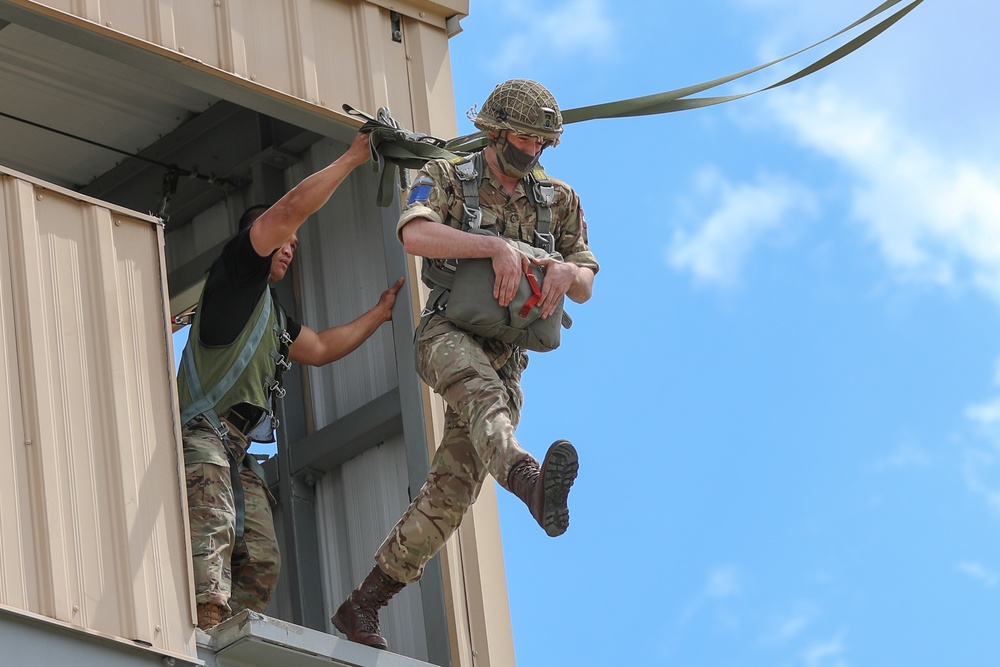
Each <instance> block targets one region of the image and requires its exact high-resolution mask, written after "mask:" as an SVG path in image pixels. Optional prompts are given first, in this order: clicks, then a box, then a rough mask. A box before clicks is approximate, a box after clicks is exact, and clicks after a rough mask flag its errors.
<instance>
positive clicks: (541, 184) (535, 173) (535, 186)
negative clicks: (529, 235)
mask: <svg viewBox="0 0 1000 667" xmlns="http://www.w3.org/2000/svg"><path fill="white" fill-rule="evenodd" d="M524 191H525V193H527V195H528V200H529V201H530V202H531V203H532V204H534V205H535V212H536V213H537V215H538V220H537V221H536V223H535V238H534V239H533V241H532V245H533V246H535V247H536V248H541V249H542V250H544V251H545V252H549V253H551V252H554V251H555V247H556V239H555V237H554V236H552V232H551V231H549V228H550V227H551V225H552V202H554V201H555V198H556V188H555V186H554V185H553V184H552V181H551V180H549V177H548V176H547V175H546V174H545V171H544V170H543V169H542V168H541V167H536V168H535V169H533V170H531V171H530V172H529V173H528V174H527V175H526V176H525V177H524Z"/></svg>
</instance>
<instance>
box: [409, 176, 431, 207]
mask: <svg viewBox="0 0 1000 667" xmlns="http://www.w3.org/2000/svg"><path fill="white" fill-rule="evenodd" d="M432 185H433V181H431V179H429V178H427V176H423V177H421V178H418V179H417V181H416V183H414V184H413V187H411V188H410V198H409V199H408V200H407V201H406V203H407V204H412V203H413V202H417V201H427V198H428V197H429V196H430V194H431V186H432Z"/></svg>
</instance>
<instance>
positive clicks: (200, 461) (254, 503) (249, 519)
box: [183, 417, 281, 614]
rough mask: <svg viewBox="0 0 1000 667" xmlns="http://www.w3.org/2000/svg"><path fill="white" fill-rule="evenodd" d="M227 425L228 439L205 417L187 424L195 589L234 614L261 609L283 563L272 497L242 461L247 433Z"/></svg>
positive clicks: (198, 596)
mask: <svg viewBox="0 0 1000 667" xmlns="http://www.w3.org/2000/svg"><path fill="white" fill-rule="evenodd" d="M227 425H228V426H229V429H230V430H229V435H228V436H227V437H226V438H225V439H224V440H223V439H220V438H219V436H218V434H217V433H216V432H215V430H214V429H212V427H211V426H210V425H209V423H208V421H207V420H205V419H204V418H202V417H197V418H195V419H193V420H191V421H190V422H188V424H186V425H185V426H184V432H183V438H184V462H185V471H186V475H187V490H188V513H189V515H190V529H191V551H192V554H193V556H194V575H195V587H196V590H195V595H196V599H197V602H199V603H206V602H207V603H213V604H218V605H221V606H222V607H225V608H227V609H228V610H229V611H230V612H231V613H233V614H235V613H238V612H240V611H242V610H243V609H251V610H253V611H256V612H263V611H264V609H265V608H266V607H267V605H268V603H269V602H270V600H271V596H272V595H273V594H274V589H275V587H276V586H277V584H278V572H279V570H280V568H281V557H280V555H279V553H278V542H277V539H276V537H275V534H274V520H273V517H272V515H271V503H272V502H273V498H272V497H271V494H270V492H269V491H268V490H267V487H266V486H265V485H264V483H263V482H262V481H261V479H260V478H259V477H258V476H257V475H256V474H254V473H253V472H251V471H250V470H248V469H247V468H246V466H245V464H243V460H244V457H248V456H251V455H250V454H248V453H247V451H246V448H247V446H248V445H249V443H248V441H247V440H246V437H245V436H244V435H243V434H242V433H240V432H239V431H238V430H236V428H235V427H233V426H232V425H230V424H228V423H227ZM230 457H231V458H232V459H233V460H234V461H237V462H239V463H240V468H239V470H240V482H241V484H242V487H243V494H244V515H245V518H244V530H243V536H242V537H241V538H239V539H237V537H236V503H235V498H234V493H233V484H232V479H231V477H230V474H231V473H230V463H229V459H230ZM230 564H231V565H230Z"/></svg>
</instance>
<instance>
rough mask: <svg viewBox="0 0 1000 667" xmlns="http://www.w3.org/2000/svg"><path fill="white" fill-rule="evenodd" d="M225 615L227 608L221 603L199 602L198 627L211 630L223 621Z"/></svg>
mask: <svg viewBox="0 0 1000 667" xmlns="http://www.w3.org/2000/svg"><path fill="white" fill-rule="evenodd" d="M225 615H226V608H225V607H223V606H222V605H221V604H215V603H214V602H199V603H198V627H199V628H201V629H202V630H211V629H212V628H214V627H215V626H217V625H218V624H219V623H222V617H223V616H225Z"/></svg>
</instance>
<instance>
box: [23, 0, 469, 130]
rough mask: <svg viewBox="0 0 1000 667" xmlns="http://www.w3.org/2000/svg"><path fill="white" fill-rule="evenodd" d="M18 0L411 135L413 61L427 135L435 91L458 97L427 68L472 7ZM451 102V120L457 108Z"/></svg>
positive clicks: (419, 1)
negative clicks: (357, 110)
mask: <svg viewBox="0 0 1000 667" xmlns="http://www.w3.org/2000/svg"><path fill="white" fill-rule="evenodd" d="M11 1H12V2H14V3H15V4H19V5H23V6H25V7H31V8H37V9H41V10H43V11H51V10H48V9H46V8H51V9H53V10H56V12H60V13H65V14H66V15H67V16H68V17H75V18H77V19H82V20H84V21H87V22H90V23H91V24H93V26H94V27H95V28H102V29H106V30H107V31H109V32H111V31H113V32H115V33H121V34H122V35H127V36H129V37H132V38H137V39H139V40H142V41H143V42H146V43H147V44H148V45H155V46H159V47H162V48H164V49H168V50H169V51H173V52H176V53H179V54H183V56H185V57H186V58H189V59H192V60H194V61H197V65H198V66H199V67H201V68H203V69H210V70H218V71H219V73H220V74H221V73H229V74H232V75H235V76H237V77H239V78H241V79H245V80H247V81H250V82H252V83H254V84H259V85H261V86H266V87H267V88H270V89H272V90H275V91H280V92H281V93H284V94H286V95H290V96H292V97H295V98H298V99H300V100H303V101H305V102H306V103H309V104H314V105H317V106H320V107H326V108H328V109H333V110H335V111H338V112H339V111H340V105H341V104H342V103H344V102H349V103H351V104H355V105H361V106H363V107H366V108H369V109H372V110H373V109H374V108H375V107H377V106H383V105H386V104H388V105H389V106H390V107H392V109H393V110H394V111H395V113H396V114H397V119H398V120H400V122H402V123H403V124H404V125H406V126H408V127H414V119H413V118H411V97H410V91H409V90H407V88H406V87H404V86H398V85H393V84H394V83H395V82H401V81H406V80H407V79H408V78H409V77H408V75H407V70H408V68H409V67H410V63H409V62H408V61H411V60H412V61H414V62H413V65H414V66H415V67H416V68H417V69H418V71H419V74H418V76H417V80H421V82H422V83H424V84H426V85H427V86H428V87H429V88H430V90H429V91H426V92H421V93H420V94H419V95H418V98H419V99H418V100H417V101H418V102H420V104H417V105H416V108H417V109H419V110H421V111H419V112H418V114H417V115H418V116H419V117H418V118H417V119H416V121H417V123H416V125H417V127H416V128H415V129H420V130H421V131H429V130H428V129H427V127H426V125H425V124H424V122H427V121H429V120H430V119H431V118H432V117H433V116H434V115H435V114H433V113H431V114H428V113H426V109H427V106H426V105H425V104H424V103H425V102H427V100H429V99H433V98H434V96H433V94H429V95H428V94H427V92H431V91H433V90H434V89H435V88H437V87H439V86H447V88H448V92H449V93H450V89H451V84H450V81H451V76H450V68H442V67H441V66H440V64H439V65H428V63H433V62H437V63H440V62H441V61H440V56H442V55H446V54H447V35H446V34H445V32H444V31H445V27H446V19H447V18H448V17H452V16H456V15H457V16H465V15H466V14H468V12H469V3H468V0H438V1H431V0H411V1H410V2H391V1H387V0H370V1H363V2H359V1H358V0H185V1H184V2H180V1H177V0H174V1H172V2H167V1H165V0H46V1H45V2H31V1H30V0H11ZM392 12H395V13H398V14H400V15H403V16H405V17H407V18H408V19H409V21H408V22H407V23H406V26H405V28H404V31H409V32H411V33H412V34H411V35H407V36H406V37H407V38H408V39H407V41H408V42H409V44H408V46H407V47H404V46H403V43H402V41H396V40H394V39H393V29H394V25H393V22H392V20H391V13H392ZM406 49H416V50H415V51H413V52H410V53H407V52H406V51H405V50H406ZM425 52H426V53H425ZM426 56H432V58H431V59H430V60H429V59H428V58H427V57H426ZM440 104H441V102H439V101H438V102H435V104H434V105H433V106H439V105H440ZM443 104H444V105H445V107H444V108H447V109H448V116H451V115H453V114H452V111H453V109H451V100H450V99H449V100H445V101H444V102H443ZM436 110H437V109H433V108H432V109H431V111H432V112H433V111H436ZM421 121H424V122H421Z"/></svg>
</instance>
